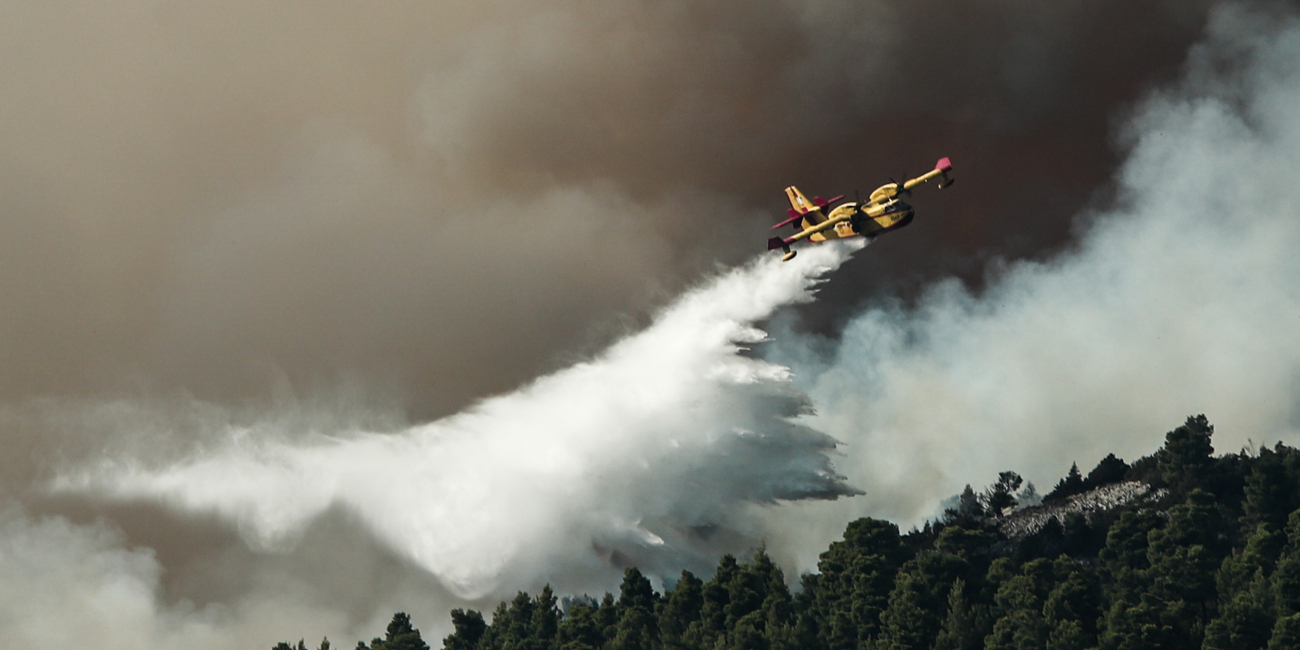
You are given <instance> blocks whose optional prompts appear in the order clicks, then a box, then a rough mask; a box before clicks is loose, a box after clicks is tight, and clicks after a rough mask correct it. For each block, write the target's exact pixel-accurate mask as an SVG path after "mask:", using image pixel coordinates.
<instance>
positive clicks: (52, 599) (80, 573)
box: [0, 504, 373, 650]
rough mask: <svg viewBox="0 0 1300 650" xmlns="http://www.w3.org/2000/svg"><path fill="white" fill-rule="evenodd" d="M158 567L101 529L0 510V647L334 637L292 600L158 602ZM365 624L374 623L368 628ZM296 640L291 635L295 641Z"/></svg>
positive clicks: (329, 625) (340, 623)
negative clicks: (308, 634)
mask: <svg viewBox="0 0 1300 650" xmlns="http://www.w3.org/2000/svg"><path fill="white" fill-rule="evenodd" d="M162 573H163V567H162V566H161V565H160V564H159V562H158V561H157V560H156V558H155V557H154V553H153V551H152V550H151V549H148V548H131V547H129V546H128V545H127V543H126V540H125V539H124V538H123V536H122V534H121V533H120V532H119V531H117V530H116V529H115V528H113V527H112V526H110V525H108V524H105V523H96V524H89V525H78V524H74V523H72V522H70V521H68V520H67V519H64V518H62V517H41V518H37V517H32V516H29V515H28V514H26V513H24V512H23V511H22V510H21V509H20V508H18V507H17V506H15V505H13V504H5V505H4V506H2V507H0V585H3V588H2V589H0V635H3V638H4V639H5V641H4V645H5V646H6V647H14V648H69V647H85V646H91V647H95V648H104V649H105V650H119V649H120V650H138V649H139V648H179V647H185V648H195V649H198V650H208V649H212V650H216V649H224V648H238V647H262V646H270V645H271V643H272V642H269V641H268V638H269V636H268V635H277V634H279V635H284V637H285V638H287V637H288V636H290V635H297V634H299V630H302V629H306V628H310V629H312V631H313V632H315V631H316V630H334V629H341V628H343V627H344V620H343V617H342V616H341V615H340V614H338V613H335V612H329V611H328V610H325V609H322V608H319V607H314V606H312V604H311V602H310V599H309V598H304V597H303V595H302V594H300V593H299V594H294V593H291V590H289V589H285V590H282V591H281V593H278V594H271V593H269V592H268V593H262V594H254V595H250V596H249V597H247V598H243V599H240V600H238V601H237V602H232V603H228V604H219V605H209V606H206V607H198V606H195V605H194V604H192V603H188V602H183V601H182V602H179V603H172V604H167V603H165V602H164V599H163V598H161V588H160V585H159V582H160V577H161V575H162ZM372 627H373V623H372ZM295 638H297V637H296V636H295Z"/></svg>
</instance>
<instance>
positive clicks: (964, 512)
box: [275, 416, 1300, 650]
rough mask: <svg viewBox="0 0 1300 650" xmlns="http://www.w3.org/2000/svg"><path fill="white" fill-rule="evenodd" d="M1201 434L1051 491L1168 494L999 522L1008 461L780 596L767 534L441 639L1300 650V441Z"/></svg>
mask: <svg viewBox="0 0 1300 650" xmlns="http://www.w3.org/2000/svg"><path fill="white" fill-rule="evenodd" d="M1213 433H1214V428H1213V426H1211V425H1210V423H1209V422H1208V421H1207V420H1206V418H1205V417H1204V416H1196V417H1190V418H1188V419H1187V422H1186V423H1185V424H1184V425H1183V426H1180V427H1178V428H1177V429H1175V430H1173V431H1170V432H1169V433H1168V434H1166V436H1165V444H1164V446H1163V447H1162V448H1161V449H1160V450H1159V451H1157V452H1156V453H1155V454H1153V455H1151V456H1147V457H1145V458H1142V459H1140V460H1138V461H1136V462H1134V463H1133V464H1132V465H1129V464H1127V463H1125V462H1123V461H1122V460H1120V459H1117V458H1115V457H1114V456H1108V457H1107V458H1106V459H1104V460H1103V461H1102V462H1101V463H1099V464H1098V466H1097V467H1096V468H1095V469H1094V470H1092V471H1091V472H1089V473H1088V474H1087V475H1086V476H1085V475H1083V474H1082V473H1081V472H1079V471H1078V469H1077V467H1076V468H1071V471H1070V473H1069V475H1068V476H1066V478H1064V479H1062V480H1061V481H1060V483H1058V484H1057V485H1056V487H1055V489H1054V490H1052V491H1051V492H1050V493H1048V494H1047V495H1046V496H1045V497H1043V499H1044V502H1045V503H1047V504H1051V503H1053V502H1056V503H1061V502H1064V501H1065V500H1066V499H1067V498H1068V497H1070V496H1072V495H1074V494H1079V493H1083V492H1086V491H1088V490H1091V489H1093V488H1096V487H1099V486H1103V485H1107V484H1111V483H1116V482H1120V481H1133V480H1136V481H1142V482H1144V483H1146V484H1148V485H1151V486H1153V487H1158V488H1163V490H1161V491H1158V492H1156V494H1157V495H1158V496H1157V497H1155V498H1154V499H1146V500H1142V501H1137V502H1134V503H1131V504H1129V505H1126V506H1122V507H1118V508H1115V509H1113V510H1109V511H1104V512H1100V513H1093V514H1092V515H1091V516H1090V517H1085V516H1083V515H1081V514H1078V513H1072V514H1069V515H1066V516H1065V517H1064V521H1063V522H1058V521H1057V520H1056V519H1052V520H1050V521H1048V523H1047V525H1046V526H1045V527H1043V528H1042V529H1041V530H1039V531H1038V532H1036V533H1034V534H1032V535H1030V536H1028V537H1026V538H1024V539H1021V540H1011V539H1007V538H1006V537H1005V536H1004V535H1002V534H1001V533H1000V527H999V524H1001V523H1003V522H1005V521H1006V518H1007V517H1008V516H1014V514H1013V513H1014V511H1015V509H1016V507H1017V500H1018V499H1024V498H1026V497H1030V498H1032V492H1033V491H1032V487H1031V486H1026V487H1027V488H1028V489H1023V490H1022V489H1021V479H1020V477H1019V476H1017V475H1016V474H1015V473H1013V472H1004V473H1002V474H1001V475H999V476H998V477H997V481H996V482H995V483H994V484H993V485H991V486H990V487H988V488H987V489H985V490H983V491H982V492H976V491H975V490H973V489H971V488H969V487H968V488H967V490H966V491H965V493H964V494H963V495H962V497H961V498H960V500H959V501H958V503H957V504H956V505H955V506H954V507H953V508H952V509H950V510H948V511H947V513H946V515H945V517H944V518H943V519H942V521H939V522H935V523H933V524H927V525H926V527H925V528H924V529H923V530H913V531H911V532H909V533H907V534H900V533H899V530H898V527H897V526H895V525H894V524H892V523H889V522H887V521H880V520H876V519H869V518H864V519H859V520H857V521H854V522H852V523H850V524H849V525H848V528H847V529H846V530H845V531H844V540H843V541H840V542H835V543H833V544H831V545H830V548H828V549H827V550H826V552H825V553H822V554H821V558H820V562H819V563H818V567H817V568H818V572H817V573H815V574H812V575H805V576H802V578H801V580H800V588H798V589H795V590H793V591H792V590H791V589H789V588H788V587H787V585H786V580H785V576H783V575H782V572H781V569H780V568H778V567H777V566H776V565H775V564H773V563H772V561H771V559H769V558H768V556H767V555H766V554H765V553H764V551H763V550H762V549H759V550H758V551H757V552H756V553H754V555H753V557H752V558H749V559H747V560H745V561H738V560H737V559H736V558H734V557H732V556H729V555H728V556H725V557H723V558H722V559H721V561H720V562H719V563H718V567H717V569H716V571H715V572H714V574H713V575H712V576H711V577H708V578H707V579H703V578H700V577H697V576H695V575H692V574H691V573H690V572H683V573H682V575H681V577H680V578H679V579H677V580H676V582H675V583H674V584H672V585H671V588H669V589H667V590H666V591H665V593H662V594H660V593H657V592H656V591H655V590H654V589H653V588H652V585H651V583H650V581H649V580H648V579H647V578H646V577H645V576H643V575H642V574H641V573H640V572H639V571H638V570H637V569H635V568H629V569H627V570H626V572H625V574H624V579H623V583H622V586H621V587H620V588H619V593H618V595H617V596H616V595H613V594H605V596H604V598H602V599H600V600H598V601H597V600H594V599H581V598H580V599H576V600H572V601H570V600H566V601H564V602H561V601H559V600H558V599H557V597H556V596H555V594H554V593H552V592H551V590H550V589H549V588H546V589H543V590H542V592H541V593H539V594H536V595H529V594H525V593H522V592H521V593H520V594H519V595H518V596H516V597H515V598H514V599H513V600H511V601H509V602H503V603H501V604H500V606H498V607H497V608H496V611H495V612H493V613H492V616H491V619H490V622H489V620H488V619H487V618H485V617H484V616H483V615H482V614H481V613H480V612H476V611H472V610H471V611H464V610H459V609H457V610H453V611H452V612H451V620H452V623H453V625H454V627H455V632H454V633H453V634H451V635H450V636H448V637H447V638H446V639H444V640H443V647H444V648H446V649H447V650H584V649H597V648H610V649H618V650H624V649H627V650H633V649H635V650H659V649H663V650H676V649H683V650H684V649H697V648H698V649H704V648H708V649H715V648H716V649H723V648H726V649H731V648H735V649H742V648H743V649H758V650H778V649H786V648H801V649H809V650H858V649H865V650H885V649H888V650H902V649H925V650H930V649H936V650H975V649H980V648H983V649H985V650H995V649H996V650H1005V649H1012V648H1014V649H1017V650H1021V649H1026V650H1027V649H1031V648H1037V649H1045V650H1084V649H1088V648H1102V649H1105V650H1138V649H1141V650H1159V649H1171V650H1172V649H1179V650H1182V649H1205V650H1211V649H1213V650H1219V649H1229V648H1230V649H1233V650H1253V649H1262V648H1267V649H1269V650H1277V649H1283V648H1285V649H1300V451H1298V450H1296V449H1293V448H1291V447H1287V446H1284V445H1281V444H1278V445H1277V446H1276V447H1274V448H1272V449H1269V448H1261V449H1245V450H1242V451H1241V452H1240V453H1235V454H1226V455H1222V456H1217V457H1216V456H1215V455H1214V448H1213V446H1212V444H1211V438H1212V436H1213ZM324 646H325V647H328V642H325V643H324ZM297 647H298V648H300V649H301V650H305V649H306V646H305V645H304V644H302V643H301V642H300V643H299V646H297ZM356 647H357V648H358V650H366V649H368V650H422V649H424V648H427V647H428V646H427V645H426V644H425V642H424V641H423V640H421V639H420V636H419V632H418V631H417V630H415V629H414V628H412V627H411V624H410V620H409V618H407V617H406V615H405V614H398V615H397V616H395V617H394V619H393V622H392V623H391V624H390V625H389V628H388V633H387V634H386V636H385V638H384V639H378V638H377V639H374V640H373V641H372V642H371V643H370V644H369V645H366V644H365V643H358V644H357V646H356ZM275 650H295V647H294V646H291V645H289V644H287V643H286V644H281V645H279V646H276V649H275Z"/></svg>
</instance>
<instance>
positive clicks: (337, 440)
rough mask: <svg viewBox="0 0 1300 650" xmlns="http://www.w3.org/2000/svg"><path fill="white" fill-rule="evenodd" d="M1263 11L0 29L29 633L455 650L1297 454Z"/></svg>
mask: <svg viewBox="0 0 1300 650" xmlns="http://www.w3.org/2000/svg"><path fill="white" fill-rule="evenodd" d="M1234 6H1236V7H1238V8H1237V9H1234V10H1226V11H1225V10H1223V9H1222V8H1219V9H1215V8H1213V3H1210V2H1188V1H1185V0H1184V1H1174V0H1169V1H1157V0H1141V1H1136V2H1134V1H1126V2H1120V1H1119V0H1113V1H1112V0H1102V1H1096V0H1093V1H1089V2H1084V1H1077V2H1076V1H1074V0H1061V1H1058V2H1050V3H1042V2H1028V1H1024V2H1021V1H1012V0H1005V1H997V0H978V1H972V2H963V3H957V2H951V1H949V0H917V1H909V2H902V1H884V0H880V1H870V2H860V1H850V0H845V1H839V2H837V1H816V0H809V1H796V0H786V1H781V2H776V1H773V2H709V1H700V2H662V1H656V2H630V1H628V2H620V1H615V2H566V1H556V2H548V3H508V2H445V3H436V4H431V3H423V2H401V1H396V0H394V1H391V2H384V3H356V2H341V1H340V2H332V1H330V2H305V1H303V2H288V1H286V2H275V3H266V2H252V1H248V2H244V1H239V0H230V1H225V2H219V3H218V2H184V3H180V2H175V3H173V2H145V1H132V0H127V1H124V2H117V3H112V5H111V6H109V5H107V4H105V3H89V2H61V3H45V4H32V3H14V2H0V60H3V61H4V64H3V65H0V96H3V97H4V100H3V101H0V442H3V444H4V447H5V450H6V453H5V454H4V455H3V457H2V458H0V494H2V495H4V500H5V501H4V506H3V508H0V545H3V546H2V547H0V551H3V552H0V585H6V586H5V587H4V588H0V612H7V613H11V614H13V616H11V617H9V618H5V617H0V621H10V622H3V623H0V628H2V629H0V631H3V632H6V634H7V636H6V638H16V639H18V638H20V639H24V640H28V641H30V643H31V644H32V645H34V646H35V647H43V646H42V644H45V645H47V646H49V647H54V646H56V645H59V644H60V643H64V641H63V640H62V639H61V637H59V635H63V634H66V635H67V638H68V639H75V638H85V637H87V636H90V637H94V638H97V639H99V640H100V641H101V643H100V644H99V646H98V647H105V648H117V647H121V648H140V647H158V648H168V647H177V646H178V645H181V644H185V645H188V646H190V647H199V648H226V647H250V646H254V647H255V646H257V645H259V644H261V645H266V646H268V647H269V645H271V644H272V643H274V642H275V641H278V640H281V639H282V638H283V639H288V638H290V637H293V638H295V639H296V638H298V637H300V636H302V635H304V634H307V635H312V634H318V633H329V634H331V635H336V638H335V639H334V641H335V643H336V644H338V643H342V644H344V645H350V644H351V643H352V642H353V641H355V639H357V638H369V637H370V636H373V635H374V634H375V633H377V632H379V631H380V630H381V629H382V624H383V622H384V621H385V620H386V618H387V617H388V616H391V613H392V612H393V611H395V610H397V609H405V610H407V611H411V612H413V613H414V614H415V615H416V622H417V624H418V625H420V626H421V627H424V628H426V629H428V630H431V631H433V632H439V631H445V629H446V627H447V621H446V611H447V609H449V608H450V607H452V606H465V605H467V604H468V605H470V606H476V607H486V608H489V609H490V608H491V607H492V606H493V605H494V601H493V598H496V597H499V596H501V595H503V594H504V595H508V594H510V593H513V591H514V590H515V589H519V588H535V587H536V586H537V585H539V584H542V583H544V582H548V581H550V582H555V583H557V584H564V586H566V587H568V588H570V589H575V590H578V589H583V590H585V589H591V590H596V589H600V588H602V587H601V585H605V584H607V583H609V581H611V580H616V579H617V575H618V573H619V571H618V569H619V567H620V566H621V565H623V564H626V563H628V562H632V561H635V562H637V563H640V564H643V565H645V566H649V567H653V568H654V569H655V570H656V571H662V572H664V573H671V572H672V571H673V570H674V569H675V568H677V567H679V566H693V567H698V566H700V565H701V564H703V565H705V566H707V564H708V563H709V561H710V560H711V557H712V554H713V553H715V552H719V551H722V550H735V549H740V550H743V549H746V548H749V547H750V546H751V545H752V544H754V543H756V542H757V540H760V539H766V540H768V543H769V549H770V550H772V551H773V553H774V555H775V556H777V557H778V559H780V560H781V561H782V562H783V563H784V564H785V565H786V566H787V567H788V568H790V569H792V570H802V569H807V568H809V567H810V566H811V562H812V561H813V559H814V558H815V555H816V552H817V551H818V550H819V549H821V548H824V545H825V543H826V541H828V540H829V539H830V538H833V537H834V536H835V535H836V534H837V533H838V532H839V531H841V530H842V529H843V525H844V523H845V522H846V521H847V520H848V519H849V518H851V517H856V516H861V515H864V514H874V515H877V516H889V517H894V518H896V519H898V520H899V521H902V522H904V523H911V522H915V521H919V520H920V518H922V517H924V516H926V515H927V514H928V513H930V512H931V511H932V510H933V508H934V506H935V504H936V503H937V502H938V500H939V499H942V498H943V497H945V496H947V495H949V494H951V493H952V492H954V491H956V490H958V489H960V486H961V485H963V484H965V483H968V482H974V483H977V484H978V483H980V482H988V481H992V480H993V479H994V478H995V475H996V472H997V471H1000V470H1004V469H1016V470H1019V471H1022V472H1024V473H1026V474H1027V475H1028V476H1030V478H1037V479H1038V480H1040V481H1041V480H1052V479H1054V478H1055V477H1056V476H1058V475H1059V473H1060V472H1062V471H1064V469H1065V468H1067V467H1068V464H1069V462H1070V461H1072V460H1079V461H1080V463H1081V465H1084V464H1089V463H1091V462H1095V461H1096V458H1098V457H1100V455H1103V454H1104V453H1105V452H1107V451H1115V452H1117V453H1121V455H1125V456H1126V457H1128V458H1130V459H1131V457H1133V456H1136V455H1139V454H1142V453H1148V452H1149V451H1151V449H1153V448H1154V446H1155V445H1156V444H1158V441H1159V435H1160V433H1161V432H1162V431H1163V430H1165V429H1168V428H1172V427H1173V426H1176V425H1177V424H1178V423H1179V422H1180V421H1181V419H1182V417H1185V416H1186V415H1188V414H1190V413H1193V412H1201V411H1204V412H1206V413H1207V414H1208V415H1209V416H1210V418H1211V420H1212V421H1214V422H1216V423H1217V424H1219V425H1220V431H1221V433H1220V436H1219V441H1220V442H1219V449H1220V451H1231V450H1232V449H1233V445H1236V444H1240V443H1242V442H1244V441H1245V440H1246V439H1247V438H1251V439H1253V440H1256V441H1261V440H1265V439H1277V438H1286V437H1287V436H1289V435H1292V434H1293V433H1294V431H1295V429H1296V426H1297V415H1296V414H1297V410H1296V408H1295V404H1296V403H1297V400H1296V399H1295V397H1296V389H1297V387H1296V381H1297V380H1296V378H1297V377H1300V349H1296V348H1295V344H1294V340H1293V339H1294V336H1293V333H1294V328H1295V325H1296V323H1297V322H1300V321H1297V320H1296V318H1300V307H1298V305H1300V295H1297V293H1296V289H1295V286H1296V285H1295V284H1294V280H1293V279H1292V278H1294V277H1297V276H1298V275H1300V262H1297V258H1296V256H1295V253H1294V252H1293V251H1294V250H1300V247H1296V246H1292V245H1293V244H1295V245H1297V246H1300V235H1297V231H1296V229H1295V227H1294V225H1293V223H1294V214H1295V213H1296V212H1297V210H1300V208H1298V207H1297V206H1298V205H1300V198H1298V197H1297V196H1296V195H1295V190H1294V187H1293V184H1292V183H1291V182H1290V181H1289V180H1288V178H1287V177H1286V176H1285V175H1283V174H1282V173H1281V172H1280V171H1278V170H1285V169H1291V168H1294V163H1295V162H1296V161H1295V160H1294V157H1295V155H1294V153H1293V152H1294V151H1296V150H1300V144H1297V142H1300V141H1298V140H1297V139H1296V134H1297V133H1300V128H1298V127H1297V122H1296V119H1295V118H1294V116H1293V114H1294V108H1293V107H1294V106H1295V105H1296V104H1295V101H1296V96H1297V95H1296V92H1297V91H1296V89H1298V88H1300V71H1297V70H1296V69H1295V65H1294V63H1293V62H1294V61H1296V60H1300V54H1298V52H1300V51H1298V50H1297V49H1296V48H1297V47H1298V46H1297V45H1296V44H1297V43H1300V36H1297V34H1300V30H1298V29H1297V28H1296V23H1295V22H1294V19H1293V18H1291V12H1290V10H1289V9H1288V8H1287V6H1286V5H1281V4H1271V3H1270V4H1267V5H1251V6H1252V7H1254V9H1251V10H1243V9H1241V8H1240V7H1241V5H1234ZM942 156H949V157H951V158H952V160H953V163H954V166H955V176H956V178H957V179H958V183H957V185H956V186H954V187H953V188H952V189H951V190H944V191H943V192H939V191H937V190H935V189H934V188H933V187H923V188H921V189H919V190H917V191H916V195H915V197H914V199H913V200H912V203H913V204H914V205H915V206H916V207H917V218H916V221H915V223H914V224H913V225H911V226H910V227H909V228H907V229H905V230H903V231H900V232H898V233H896V234H892V235H890V236H889V237H886V238H882V239H881V240H879V241H878V242H876V243H875V244H872V245H871V246H870V247H868V248H866V249H865V250H862V251H859V252H856V253H854V252H852V251H850V250H848V249H833V250H832V249H830V248H827V250H824V251H822V252H819V253H816V254H806V255H802V256H801V257H800V258H798V259H799V260H803V261H801V262H798V264H797V265H785V266H780V265H776V264H773V263H772V260H771V259H768V260H767V262H759V263H754V262H752V258H753V256H754V255H756V254H759V253H761V252H762V248H763V247H764V240H765V239H766V238H767V237H768V236H769V235H770V231H768V230H767V227H768V225H770V224H771V223H773V222H775V221H777V220H779V219H780V218H782V217H783V216H784V210H785V208H786V205H785V202H784V201H785V200H784V196H783V194H782V192H781V189H782V188H784V187H785V186H787V185H790V184H797V185H798V186H799V187H800V188H801V189H803V190H804V191H805V192H806V193H807V194H809V195H821V196H831V195H835V194H841V193H844V194H849V195H852V192H853V191H854V190H855V189H856V190H861V191H863V192H864V193H866V192H870V191H871V190H872V189H874V188H875V187H876V186H877V185H880V184H882V183H884V182H886V181H887V178H888V177H890V176H893V177H895V178H897V177H900V176H901V175H903V174H907V175H917V174H919V173H921V172H923V171H925V170H927V169H928V168H929V167H930V166H931V165H933V164H934V161H935V160H936V159H937V158H940V157H942ZM830 267H838V268H836V269H835V270H834V271H833V272H832V273H830V274H829V275H827V276H826V280H827V281H826V282H824V283H821V284H820V285H817V289H818V292H817V294H816V300H815V301H811V302H810V300H812V295H811V294H810V293H809V292H810V290H811V287H812V284H813V283H814V279H815V278H816V277H819V275H820V274H821V273H822V272H823V271H825V270H826V269H827V268H830ZM737 269H738V270H737ZM688 290H689V291H688ZM683 292H685V293H683ZM772 314H775V315H776V319H775V321H769V320H768V319H769V316H771V315H772ZM755 327H766V328H767V329H768V330H770V331H772V332H773V333H774V334H775V336H776V340H775V341H774V342H772V343H766V344H763V343H758V342H757V341H756V339H757V338H758V337H759V333H758V332H757V330H755V329H754V328H755ZM745 347H755V349H756V352H754V353H751V354H749V355H748V356H744V355H740V356H738V355H737V351H738V349H739V348H745ZM757 357H762V358H765V359H767V361H761V360H758V358H757ZM1134 359H1137V360H1138V361H1134ZM774 363H775V364H783V365H787V366H789V367H790V368H792V369H793V374H790V373H789V372H787V371H785V370H784V369H783V368H782V367H780V366H779V365H773V364H774ZM814 410H815V411H816V412H817V413H818V415H817V416H816V417H808V418H806V419H803V420H800V421H799V422H798V423H797V424H791V423H790V422H789V420H788V418H789V416H791V415H794V414H800V413H803V414H808V413H810V412H811V411H814ZM828 435H829V436H833V437H834V438H835V439H837V440H839V441H841V442H843V443H846V444H845V445H842V446H840V447H839V448H838V449H834V448H833V446H831V443H830V442H829V440H830V439H829V438H828V437H827V436H828ZM1288 439H1289V438H1288ZM736 458H744V459H745V460H746V464H744V465H743V466H742V465H737V464H735V459H736ZM728 463H732V464H730V465H729V464H728ZM841 474H843V476H841ZM916 477H922V478H923V483H924V489H918V488H917V486H916V482H917V481H916ZM1039 477H1042V478H1039ZM1039 487H1040V488H1042V489H1046V488H1048V487H1050V486H1048V485H1040V486H1039ZM857 488H860V489H864V490H865V491H866V493H867V494H866V495H865V496H859V497H853V498H847V499H845V498H841V499H838V500H835V501H820V502H817V503H814V504H800V505H798V506H789V505H781V506H772V505H771V503H772V502H773V501H774V500H779V499H792V498H793V499H802V498H810V499H817V498H822V497H828V496H833V495H843V494H848V493H852V492H854V491H855V489H857ZM701 494H705V495H709V498H701V497H700V495H701ZM485 540H490V541H491V542H492V543H491V544H488V543H487V542H486V541H485ZM562 580H568V582H567V583H562V582H561V581H562ZM613 586H614V585H612V584H610V585H609V587H613ZM609 587H605V588H609ZM467 599H469V600H467ZM61 612H63V613H66V614H67V616H62V617H59V618H57V619H56V620H59V621H60V624H59V625H55V624H52V623H50V619H48V618H47V617H49V616H53V615H55V614H57V613H61ZM4 626H8V627H4ZM338 635H341V636H338ZM430 641H431V645H435V646H436V645H437V641H436V639H434V638H430Z"/></svg>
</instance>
